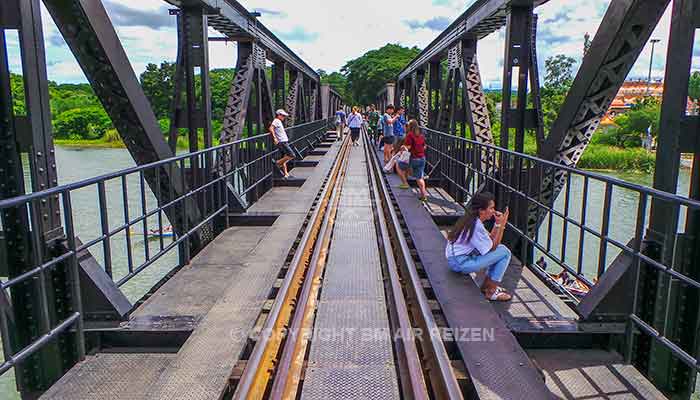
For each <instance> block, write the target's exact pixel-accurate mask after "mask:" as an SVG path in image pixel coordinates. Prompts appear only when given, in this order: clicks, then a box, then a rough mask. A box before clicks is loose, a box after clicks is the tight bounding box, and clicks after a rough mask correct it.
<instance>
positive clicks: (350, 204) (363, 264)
mask: <svg viewBox="0 0 700 400" xmlns="http://www.w3.org/2000/svg"><path fill="white" fill-rule="evenodd" d="M366 168H367V167H366V160H365V155H364V151H363V149H362V147H354V148H352V150H351V154H350V160H349V165H348V171H347V174H346V177H345V182H344V185H343V189H342V194H341V198H340V205H339V208H338V215H337V217H336V222H335V227H334V231H333V241H332V243H331V247H330V251H329V258H328V263H327V265H326V272H325V276H324V279H323V289H322V292H321V299H320V302H319V304H318V309H317V312H316V321H315V327H314V329H315V331H316V332H318V334H317V335H316V336H315V340H314V341H313V342H312V343H311V350H310V354H309V359H308V369H307V371H306V377H305V380H304V385H303V388H302V394H301V398H302V399H309V400H310V399H329V400H330V399H339V400H342V399H370V398H371V399H399V398H400V397H399V389H398V383H397V374H396V366H395V364H394V355H393V350H392V342H391V340H390V335H381V333H386V334H388V333H389V332H390V331H389V317H388V314H387V304H386V299H385V296H384V285H383V278H382V271H381V268H382V265H381V260H380V256H379V250H378V248H377V234H376V231H375V226H374V217H373V211H372V204H371V200H370V191H369V185H368V175H367V169H366Z"/></svg>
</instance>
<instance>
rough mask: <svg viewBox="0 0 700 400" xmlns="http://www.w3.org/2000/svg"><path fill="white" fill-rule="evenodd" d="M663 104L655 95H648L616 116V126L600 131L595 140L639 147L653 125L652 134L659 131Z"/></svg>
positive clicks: (602, 142) (601, 142)
mask: <svg viewBox="0 0 700 400" xmlns="http://www.w3.org/2000/svg"><path fill="white" fill-rule="evenodd" d="M660 116H661V105H660V104H659V102H658V101H657V100H656V99H654V98H653V97H647V98H645V99H643V100H641V101H639V102H638V103H637V104H635V105H634V106H632V109H631V110H629V111H627V112H626V113H624V114H622V115H620V116H618V117H617V118H615V125H616V126H615V127H614V128H610V129H607V130H605V131H602V132H599V133H597V134H596V136H594V141H596V142H598V143H600V144H608V145H613V146H618V147H627V148H629V147H639V146H641V145H642V136H644V135H646V133H647V130H648V129H649V128H650V127H651V135H652V136H654V137H656V135H657V134H658V132H659V118H660Z"/></svg>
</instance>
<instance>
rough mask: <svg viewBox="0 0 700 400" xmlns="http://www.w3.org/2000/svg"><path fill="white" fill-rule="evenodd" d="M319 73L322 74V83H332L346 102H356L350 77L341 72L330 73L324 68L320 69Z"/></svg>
mask: <svg viewBox="0 0 700 400" xmlns="http://www.w3.org/2000/svg"><path fill="white" fill-rule="evenodd" d="M317 72H318V74H319V75H320V76H321V84H324V85H331V87H332V88H333V89H334V90H335V91H336V92H338V94H339V95H340V97H342V98H343V101H344V102H345V104H355V103H356V101H355V99H354V98H353V96H352V92H351V91H350V86H349V84H348V78H346V77H345V75H343V74H341V73H339V72H333V73H331V74H328V73H327V72H326V71H324V70H318V71H317Z"/></svg>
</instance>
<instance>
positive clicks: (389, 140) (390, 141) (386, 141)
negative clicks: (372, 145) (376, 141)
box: [382, 136, 396, 144]
mask: <svg viewBox="0 0 700 400" xmlns="http://www.w3.org/2000/svg"><path fill="white" fill-rule="evenodd" d="M382 141H384V144H394V142H395V141H396V137H394V136H384V138H383V139H382Z"/></svg>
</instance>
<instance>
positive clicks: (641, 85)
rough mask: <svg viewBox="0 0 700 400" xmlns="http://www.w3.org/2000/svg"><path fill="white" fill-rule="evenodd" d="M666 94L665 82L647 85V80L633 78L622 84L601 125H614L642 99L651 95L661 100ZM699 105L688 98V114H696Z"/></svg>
mask: <svg viewBox="0 0 700 400" xmlns="http://www.w3.org/2000/svg"><path fill="white" fill-rule="evenodd" d="M663 95H664V83H663V82H662V81H655V82H651V83H649V84H648V85H647V81H646V80H631V81H626V82H625V83H623V84H622V87H621V88H620V90H619V91H618V92H617V96H615V99H614V100H613V102H612V104H611V105H610V108H609V109H608V112H607V113H606V114H605V117H603V120H602V121H601V122H600V124H601V125H603V126H607V125H613V124H614V122H613V120H614V119H615V117H617V116H618V115H620V114H624V113H625V112H627V111H628V110H629V109H630V108H632V106H633V105H634V104H635V103H636V102H637V101H639V100H640V99H642V98H644V97H647V96H651V97H654V98H657V99H658V100H659V102H661V99H662V97H663ZM696 110H697V105H696V104H695V103H694V102H693V101H692V100H691V99H690V98H688V104H687V112H688V114H696Z"/></svg>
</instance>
